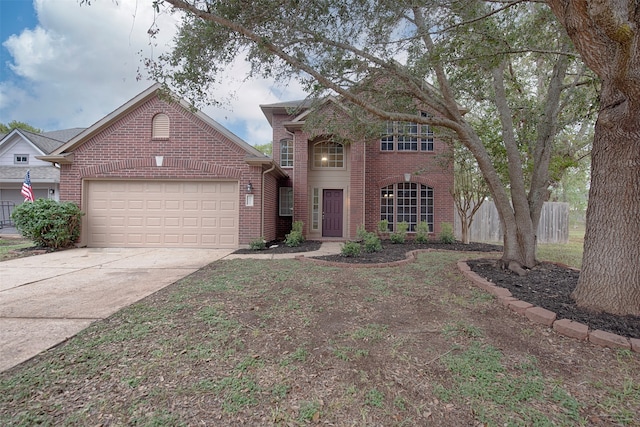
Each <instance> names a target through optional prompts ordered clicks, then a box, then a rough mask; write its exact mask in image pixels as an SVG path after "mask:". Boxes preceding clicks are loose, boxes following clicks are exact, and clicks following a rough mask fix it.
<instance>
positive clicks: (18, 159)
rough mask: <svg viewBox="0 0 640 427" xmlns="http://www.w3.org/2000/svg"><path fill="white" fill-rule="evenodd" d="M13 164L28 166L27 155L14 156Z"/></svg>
mask: <svg viewBox="0 0 640 427" xmlns="http://www.w3.org/2000/svg"><path fill="white" fill-rule="evenodd" d="M13 164H15V165H28V164H29V155H28V154H16V155H15V156H13Z"/></svg>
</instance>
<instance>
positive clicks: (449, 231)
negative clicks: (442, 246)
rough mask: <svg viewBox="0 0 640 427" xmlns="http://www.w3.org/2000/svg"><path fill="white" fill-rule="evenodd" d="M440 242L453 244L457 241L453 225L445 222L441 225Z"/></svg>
mask: <svg viewBox="0 0 640 427" xmlns="http://www.w3.org/2000/svg"><path fill="white" fill-rule="evenodd" d="M439 238H440V242H442V243H447V244H452V243H454V242H455V241H456V236H455V235H454V234H453V225H451V223H449V222H443V223H442V224H440V236H439Z"/></svg>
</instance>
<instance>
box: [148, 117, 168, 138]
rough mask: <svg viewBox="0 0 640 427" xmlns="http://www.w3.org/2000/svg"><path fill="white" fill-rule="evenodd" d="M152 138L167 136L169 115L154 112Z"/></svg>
mask: <svg viewBox="0 0 640 427" xmlns="http://www.w3.org/2000/svg"><path fill="white" fill-rule="evenodd" d="M151 137H152V138H169V116H167V115H166V114H162V113H160V114H156V115H155V116H154V117H153V130H152V136H151Z"/></svg>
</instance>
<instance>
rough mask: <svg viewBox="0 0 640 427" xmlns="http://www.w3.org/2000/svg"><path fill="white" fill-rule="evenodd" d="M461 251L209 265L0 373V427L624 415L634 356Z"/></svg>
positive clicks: (541, 420) (636, 381) (632, 396)
mask: <svg viewBox="0 0 640 427" xmlns="http://www.w3.org/2000/svg"><path fill="white" fill-rule="evenodd" d="M473 256H477V254H469V253H466V254H465V253H461V252H453V251H446V252H444V251H443V252H429V253H423V254H420V255H419V259H418V261H417V262H414V263H411V264H407V265H404V266H402V267H395V268H375V269H371V268H360V269H356V268H349V267H348V266H346V267H344V268H339V267H321V266H316V265H311V264H308V263H302V262H299V261H296V260H281V261H257V260H227V261H220V262H216V263H213V264H211V265H209V266H207V267H205V268H203V269H202V270H200V271H198V272H196V273H194V274H192V275H191V276H188V277H186V278H185V279H183V280H181V281H180V282H178V283H176V284H174V285H172V286H169V287H167V288H165V289H164V290H162V291H160V292H158V293H156V294H154V295H152V296H150V297H148V298H147V299H145V300H143V301H141V302H139V303H137V304H134V305H133V306H131V307H129V308H127V309H124V310H122V311H120V312H119V313H117V314H115V315H114V316H112V317H110V318H108V319H106V320H104V321H101V322H97V323H95V324H94V325H93V326H91V327H90V328H89V329H87V330H85V331H84V332H82V333H80V334H79V335H78V336H76V337H74V338H72V339H70V340H69V341H67V342H66V343H64V344H62V345H60V346H58V347H57V348H55V349H53V350H50V351H48V352H45V353H43V354H41V355H39V356H37V357H36V358H35V359H33V360H31V361H28V362H26V363H24V364H22V365H20V366H18V367H16V368H13V369H11V370H9V371H8V372H5V373H2V374H0V424H1V425H7V426H9V425H34V424H41V425H149V426H151V425H171V426H178V425H185V426H186V425H215V426H237V425H251V426H255V425H260V426H263V425H264V426H271V425H280V426H298V425H300V426H302V425H316V424H317V425H340V426H352V425H357V426H371V425H379V426H415V425H435V426H476V425H488V426H503V425H508V426H517V425H521V426H529V425H539V426H546V425H549V426H550V425H561V426H574V425H596V426H597V425H602V426H605V425H640V415H639V414H640V358H639V357H638V354H635V353H631V352H628V351H616V350H610V349H604V348H600V347H596V346H594V345H592V344H589V343H583V342H579V341H576V340H573V339H570V338H565V337H562V336H559V335H556V334H555V333H553V332H552V331H550V330H549V329H548V328H545V327H542V326H538V325H535V324H532V323H530V322H529V321H527V319H526V318H524V317H521V316H517V315H515V314H513V313H512V312H510V311H509V310H507V309H505V308H504V307H502V306H501V305H499V304H497V303H496V302H495V301H494V300H493V298H492V297H490V296H489V295H487V294H486V293H484V292H481V291H479V290H477V289H476V288H475V287H473V286H471V285H470V283H469V281H468V280H467V279H465V278H464V277H463V276H462V275H461V274H460V273H459V272H458V270H457V268H456V261H457V260H458V259H461V258H470V257H473ZM134 285H135V284H134V283H132V286H134Z"/></svg>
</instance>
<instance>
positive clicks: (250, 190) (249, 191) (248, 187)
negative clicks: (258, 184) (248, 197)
mask: <svg viewBox="0 0 640 427" xmlns="http://www.w3.org/2000/svg"><path fill="white" fill-rule="evenodd" d="M247 193H253V184H252V183H248V184H247Z"/></svg>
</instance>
